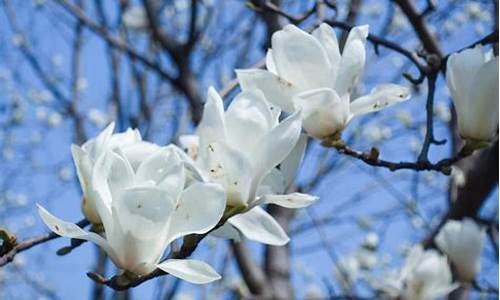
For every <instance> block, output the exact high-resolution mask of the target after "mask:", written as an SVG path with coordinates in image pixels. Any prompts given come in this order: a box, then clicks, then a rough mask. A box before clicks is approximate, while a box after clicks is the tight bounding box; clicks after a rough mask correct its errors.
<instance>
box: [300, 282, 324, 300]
mask: <svg viewBox="0 0 500 300" xmlns="http://www.w3.org/2000/svg"><path fill="white" fill-rule="evenodd" d="M305 294H306V295H305V298H306V300H317V299H324V298H325V294H324V293H323V290H321V288H320V287H319V286H318V285H317V284H309V285H308V286H307V287H306V293H305Z"/></svg>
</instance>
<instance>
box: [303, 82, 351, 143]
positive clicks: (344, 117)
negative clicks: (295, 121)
mask: <svg viewBox="0 0 500 300" xmlns="http://www.w3.org/2000/svg"><path fill="white" fill-rule="evenodd" d="M293 101H294V103H295V106H297V107H299V108H301V109H302V120H303V122H302V126H303V127H304V130H305V131H306V132H307V133H308V134H309V135H310V136H313V137H316V138H320V139H322V138H325V137H328V136H331V135H333V134H336V133H338V132H341V131H342V130H343V129H344V128H345V126H346V125H347V122H348V121H349V99H348V95H347V94H345V95H344V97H339V95H338V94H337V92H336V91H335V90H332V89H328V88H324V89H316V90H310V91H306V92H304V93H301V94H299V95H297V96H296V97H295V98H294V100H293Z"/></svg>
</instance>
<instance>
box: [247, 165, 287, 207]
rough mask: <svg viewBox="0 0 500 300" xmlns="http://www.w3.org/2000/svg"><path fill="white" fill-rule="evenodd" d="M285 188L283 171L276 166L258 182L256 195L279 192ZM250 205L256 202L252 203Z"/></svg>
mask: <svg viewBox="0 0 500 300" xmlns="http://www.w3.org/2000/svg"><path fill="white" fill-rule="evenodd" d="M286 188H287V186H286V182H285V178H284V177H283V173H282V172H281V171H280V170H278V169H277V168H274V169H272V170H271V171H269V172H268V173H267V174H266V175H265V176H264V178H263V179H262V181H261V182H260V184H259V187H258V188H257V195H256V196H257V197H261V196H264V195H268V194H281V193H283V192H284V191H285V189H286ZM256 203H257V202H256ZM259 203H260V202H259ZM252 205H258V204H255V203H253V204H252Z"/></svg>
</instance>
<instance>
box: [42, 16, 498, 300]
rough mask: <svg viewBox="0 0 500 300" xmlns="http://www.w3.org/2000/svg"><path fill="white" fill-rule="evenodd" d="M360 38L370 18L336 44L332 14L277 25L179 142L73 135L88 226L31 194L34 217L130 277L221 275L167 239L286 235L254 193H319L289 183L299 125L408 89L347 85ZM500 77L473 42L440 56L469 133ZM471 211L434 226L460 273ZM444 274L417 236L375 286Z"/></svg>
mask: <svg viewBox="0 0 500 300" xmlns="http://www.w3.org/2000/svg"><path fill="white" fill-rule="evenodd" d="M367 38H368V26H367V25H366V26H358V27H354V28H353V29H352V30H351V31H350V32H349V35H348V37H347V40H346V42H345V45H344V47H343V50H342V51H340V48H339V44H338V41H337V37H336V35H335V32H334V31H333V29H332V28H331V27H330V26H328V25H327V24H321V25H320V26H319V27H318V28H316V29H315V30H314V31H313V32H312V34H309V33H307V32H304V31H302V30H301V29H299V28H298V27H296V26H294V25H287V26H285V27H284V28H283V29H282V30H280V31H277V32H276V33H275V34H274V35H273V36H272V48H271V49H269V51H268V52H267V57H266V67H267V70H260V69H249V70H237V71H236V73H237V77H238V80H239V83H240V87H241V93H240V94H238V95H237V96H236V97H235V98H234V100H233V101H232V102H231V103H230V104H229V106H228V107H227V109H224V103H223V100H222V99H221V97H220V96H219V95H218V94H217V92H216V91H215V89H213V88H210V89H209V90H208V96H207V100H206V103H205V106H204V112H203V118H202V121H201V123H200V124H199V126H198V128H197V129H196V131H195V134H193V135H185V136H181V137H180V139H179V142H180V146H181V147H183V148H184V149H185V150H186V151H184V150H182V149H181V148H180V147H178V146H176V145H173V144H170V145H167V146H160V145H157V144H154V143H151V142H147V141H144V140H143V139H142V137H141V135H140V133H139V131H138V130H137V129H134V130H133V129H128V130H127V131H125V132H123V133H116V134H113V131H114V124H113V123H112V124H110V125H109V126H108V127H107V128H106V129H104V130H103V131H102V132H101V133H100V134H99V135H98V136H97V137H95V138H93V139H91V140H89V141H87V142H86V143H85V144H83V145H82V146H81V147H80V146H76V145H73V146H72V147H71V152H72V155H73V160H74V162H75V165H76V170H77V174H78V179H79V181H80V185H81V188H82V191H83V200H82V211H83V213H84V215H85V217H86V218H87V220H89V221H90V222H91V223H92V224H93V225H94V229H96V228H97V230H94V232H87V231H85V230H83V229H82V228H80V227H78V226H77V225H76V224H72V223H68V222H64V221H62V220H60V219H58V218H56V217H54V216H53V215H51V214H50V213H49V212H47V210H45V209H44V208H43V207H41V206H39V213H40V215H41V217H42V218H43V220H44V221H45V223H46V224H47V226H48V227H49V228H50V229H51V230H52V231H53V232H55V233H57V234H58V235H61V236H65V237H69V238H74V239H83V240H89V241H92V242H94V243H96V244H97V245H99V246H100V247H101V248H102V249H103V250H104V251H105V252H106V253H107V254H108V256H109V257H110V258H111V260H112V261H113V262H114V263H115V264H116V265H117V266H118V267H119V268H120V269H122V270H123V271H124V274H125V275H127V276H128V277H129V278H130V276H135V277H137V276H143V275H146V274H149V273H150V272H152V271H153V270H155V269H156V268H159V269H161V270H163V271H165V272H168V273H170V274H172V275H173V276H177V277H179V278H182V279H184V280H187V281H190V282H193V283H207V282H210V281H213V280H216V279H219V278H220V276H219V275H218V274H217V273H216V272H215V271H214V270H213V269H212V268H211V267H210V266H209V265H207V264H206V263H204V262H202V261H198V260H193V259H184V258H183V259H174V258H173V257H172V256H166V255H165V253H167V250H169V249H170V250H172V249H171V247H170V245H171V243H172V242H173V241H174V240H176V239H179V238H183V237H184V241H188V240H190V239H189V236H190V235H193V234H211V235H213V236H217V237H222V238H231V239H241V238H243V237H246V238H248V239H251V240H255V241H259V242H262V243H266V244H270V245H284V244H286V243H287V242H288V241H289V238H288V236H287V234H286V232H285V231H284V230H283V229H282V228H281V226H280V225H279V224H278V222H277V221H276V220H275V219H274V218H273V217H272V216H271V215H270V214H268V213H267V212H266V211H265V210H264V209H263V208H262V207H261V206H260V205H263V204H275V205H279V206H283V207H287V208H302V207H306V206H308V205H310V204H312V203H314V202H315V201H316V200H317V199H318V198H317V197H314V196H311V195H308V194H303V193H297V192H292V193H288V191H289V190H291V189H290V187H291V185H292V182H293V180H294V177H295V174H296V172H297V169H298V168H299V165H300V163H301V161H302V157H303V155H304V151H305V148H306V145H307V135H309V136H311V137H315V138H319V139H329V140H337V139H339V138H340V135H341V133H342V131H343V130H344V128H345V127H346V126H347V125H348V123H349V121H350V120H351V119H352V118H353V117H354V116H357V115H361V114H366V113H369V112H374V111H378V110H380V109H382V108H385V107H387V106H390V105H393V104H396V103H399V102H401V101H404V100H407V99H409V97H410V92H409V89H408V88H406V87H404V86H400V85H396V84H382V85H379V86H377V87H375V88H374V89H373V90H372V91H371V92H370V93H369V94H367V95H364V96H361V97H355V96H354V95H355V94H356V93H355V88H356V85H357V84H358V81H359V80H360V78H361V75H362V72H363V68H364V65H365V60H366V53H365V43H366V40H367ZM495 76H496V77H495ZM497 81H498V58H491V57H490V56H489V55H485V54H483V53H482V50H481V49H480V48H474V49H469V50H465V51H463V52H462V53H459V54H454V55H452V56H451V57H450V58H449V61H448V70H447V82H448V85H449V88H450V90H451V93H452V96H453V100H454V103H455V107H456V109H457V114H458V121H459V122H458V124H459V130H460V134H461V135H462V137H463V138H464V139H467V140H469V141H474V142H476V143H477V142H484V141H489V140H491V139H492V137H493V136H494V135H495V133H496V128H497V120H498V85H496V82H497ZM471 101H474V105H471ZM492 107H496V109H492ZM302 129H304V131H305V132H306V133H307V135H306V134H303V133H302ZM471 222H472V221H470V222H469V221H467V220H466V221H463V223H457V221H450V223H448V224H446V225H445V227H444V228H443V230H442V231H441V232H440V234H439V235H438V236H437V238H436V244H437V245H438V246H439V248H440V249H441V250H442V251H443V252H444V253H445V254H446V255H448V257H449V259H450V260H451V262H452V263H453V265H454V266H455V268H456V270H457V272H458V275H459V278H460V280H463V281H470V280H472V279H473V277H474V275H475V274H476V272H477V271H478V268H479V267H478V257H479V254H480V250H481V245H482V236H483V235H484V234H483V233H484V232H483V233H481V234H476V233H477V232H482V231H481V229H480V228H478V227H477V226H476V225H475V223H471ZM375 238H376V237H375ZM375 238H373V237H372V238H370V239H369V240H368V242H367V245H366V247H365V248H364V249H363V251H362V252H360V253H359V255H358V260H360V261H362V262H363V263H362V265H361V267H363V268H365V269H369V268H371V267H372V266H373V265H374V264H376V257H374V255H373V253H372V252H373V250H374V249H375V248H376V245H377V244H378V238H377V239H375ZM469 244H474V245H475V247H477V249H476V248H474V249H472V250H471V249H469V248H467V247H468V245H469ZM194 246H196V245H194ZM165 256H166V257H167V258H166V259H163V258H164V257H165ZM353 280H354V279H353ZM453 288H455V285H454V284H452V277H451V271H450V268H449V266H448V262H447V259H446V257H445V256H443V255H441V254H439V253H438V252H437V251H434V250H425V251H424V250H423V249H422V248H416V249H414V250H413V251H412V253H411V254H410V256H409V258H408V261H407V264H406V266H405V268H404V269H403V271H402V272H401V275H400V276H399V278H398V279H397V280H396V281H395V282H393V284H385V285H384V288H382V289H384V290H389V293H395V294H397V295H398V296H400V297H402V298H404V299H433V298H435V297H439V296H441V295H444V294H445V293H448V292H449V291H451V290H452V289H453Z"/></svg>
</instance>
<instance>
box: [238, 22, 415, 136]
mask: <svg viewBox="0 0 500 300" xmlns="http://www.w3.org/2000/svg"><path fill="white" fill-rule="evenodd" d="M367 36H368V25H365V26H358V27H354V28H353V29H352V30H351V31H350V32H349V36H348V38H347V41H346V44H345V47H344V50H343V52H342V54H341V53H340V50H339V45H338V41H337V37H336V35H335V32H334V31H333V29H332V28H331V27H330V26H329V25H327V24H321V25H320V26H319V27H318V28H317V29H315V30H314V31H313V33H312V34H308V33H307V32H304V31H302V30H301V29H299V28H298V27H296V26H294V25H287V26H285V27H284V28H283V29H282V30H280V31H277V32H276V33H274V34H273V37H272V41H271V44H272V49H269V51H268V52H267V57H266V67H267V71H265V70H259V69H250V70H237V71H236V73H237V75H238V80H239V82H240V85H241V88H242V89H243V90H244V91H246V90H251V89H254V88H258V89H260V90H262V91H263V92H264V94H265V95H266V98H267V99H268V100H269V101H271V102H273V103H274V104H275V105H277V106H279V107H280V108H282V109H283V110H284V111H287V112H293V111H296V110H298V109H302V113H301V117H302V120H303V123H302V126H303V127H304V129H305V130H306V131H307V132H308V134H309V135H311V136H313V137H316V138H326V137H330V136H334V135H338V134H340V132H341V131H342V130H343V129H344V128H345V127H346V125H347V123H348V122H349V121H350V120H351V118H352V117H354V116H356V115H360V114H365V113H368V112H373V111H377V110H380V109H382V108H384V107H386V106H389V105H392V104H394V103H397V102H400V101H403V100H406V99H408V98H409V90H408V88H406V87H403V86H400V85H396V84H383V85H379V86H377V87H375V88H374V89H373V90H372V91H371V92H370V94H368V95H365V96H362V97H359V98H356V99H354V100H352V99H351V93H352V91H353V89H354V87H355V85H356V83H357V82H358V80H359V78H360V76H361V73H362V71H363V68H364V65H365V57H366V54H365V43H366V38H367Z"/></svg>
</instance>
